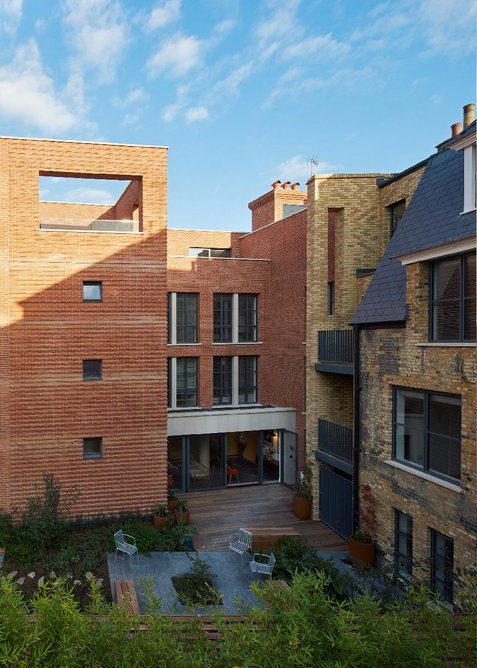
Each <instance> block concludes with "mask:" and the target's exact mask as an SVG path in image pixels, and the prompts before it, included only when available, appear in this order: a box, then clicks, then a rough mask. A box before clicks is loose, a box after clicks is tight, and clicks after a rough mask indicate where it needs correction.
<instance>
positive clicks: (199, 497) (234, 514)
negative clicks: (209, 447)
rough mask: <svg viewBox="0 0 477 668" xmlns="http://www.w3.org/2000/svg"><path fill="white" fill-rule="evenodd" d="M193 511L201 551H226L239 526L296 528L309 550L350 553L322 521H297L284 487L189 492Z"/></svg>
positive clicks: (270, 485) (255, 486)
mask: <svg viewBox="0 0 477 668" xmlns="http://www.w3.org/2000/svg"><path fill="white" fill-rule="evenodd" d="M184 497H185V498H187V500H188V502H189V506H190V510H191V524H192V525H193V526H195V527H196V528H197V530H198V534H197V535H195V536H194V537H193V539H194V547H195V549H196V550H198V551H206V552H215V551H219V550H225V549H227V546H228V540H227V539H228V537H229V536H230V534H232V533H234V532H236V531H238V530H239V529H240V527H243V528H245V529H246V528H247V527H254V526H255V527H293V528H294V529H296V530H297V531H298V532H299V533H300V534H301V535H302V536H303V538H304V539H305V542H306V544H307V545H308V546H309V547H313V548H316V549H320V550H326V551H328V550H332V551H335V550H347V549H348V545H347V543H346V542H345V541H344V540H343V539H342V538H341V537H340V536H338V534H336V533H334V531H331V529H329V528H328V527H327V526H326V525H325V524H323V523H322V522H315V521H312V520H308V521H306V520H305V521H303V520H298V519H297V518H296V517H295V515H294V514H293V510H292V503H293V492H292V490H290V489H288V487H285V486H284V485H279V484H268V485H254V486H244V487H227V488H226V489H220V490H213V491H203V492H190V493H189V494H184Z"/></svg>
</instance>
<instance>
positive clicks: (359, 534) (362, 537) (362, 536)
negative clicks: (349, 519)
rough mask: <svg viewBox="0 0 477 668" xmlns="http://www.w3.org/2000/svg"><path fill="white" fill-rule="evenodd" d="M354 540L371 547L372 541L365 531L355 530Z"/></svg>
mask: <svg viewBox="0 0 477 668" xmlns="http://www.w3.org/2000/svg"><path fill="white" fill-rule="evenodd" d="M352 537H353V538H354V540H356V541H357V542H358V543H364V544H365V545H371V544H372V542H373V539H372V538H371V536H370V535H369V533H368V532H367V531H364V529H356V531H354V532H353V536H352Z"/></svg>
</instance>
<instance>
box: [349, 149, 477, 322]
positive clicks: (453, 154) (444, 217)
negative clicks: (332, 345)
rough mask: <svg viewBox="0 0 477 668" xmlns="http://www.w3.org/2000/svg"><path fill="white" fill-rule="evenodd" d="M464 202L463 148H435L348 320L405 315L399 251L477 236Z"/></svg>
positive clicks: (403, 317) (395, 318) (379, 319)
mask: <svg viewBox="0 0 477 668" xmlns="http://www.w3.org/2000/svg"><path fill="white" fill-rule="evenodd" d="M463 202H464V155H463V152H462V151H452V150H446V151H442V152H440V153H437V154H436V155H434V156H432V158H431V159H430V160H429V163H428V165H427V168H426V170H425V172H424V174H423V176H422V178H421V181H420V182H419V185H418V186H417V188H416V190H415V192H414V195H413V197H412V199H411V201H410V203H409V206H408V207H407V209H406V212H405V214H404V216H403V218H402V220H401V222H400V224H399V226H398V228H397V230H396V232H395V233H394V235H393V237H392V239H391V241H390V242H389V245H388V247H387V249H386V251H385V253H384V255H383V256H382V258H381V260H380V262H379V264H378V267H377V269H376V272H375V274H374V276H373V278H372V280H371V283H370V285H369V287H368V289H367V290H366V293H365V294H364V297H363V299H362V300H361V302H360V304H359V306H358V308H357V310H356V312H355V314H354V316H353V318H352V320H351V322H352V324H355V325H360V324H371V323H384V322H399V321H404V320H406V319H407V306H406V272H405V268H404V267H403V266H402V264H401V262H400V261H399V260H398V259H397V256H401V255H405V254H407V253H412V252H416V251H423V250H425V249H427V248H432V247H434V246H439V245H443V244H446V243H449V242H451V241H458V240H459V239H465V238H467V237H469V236H472V235H475V211H473V212H469V213H466V214H462V213H461V211H462V206H463Z"/></svg>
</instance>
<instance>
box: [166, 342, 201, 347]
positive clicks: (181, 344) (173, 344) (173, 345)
mask: <svg viewBox="0 0 477 668" xmlns="http://www.w3.org/2000/svg"><path fill="white" fill-rule="evenodd" d="M201 345H202V343H168V344H167V347H168V348H171V347H172V348H175V347H176V346H181V347H182V346H201Z"/></svg>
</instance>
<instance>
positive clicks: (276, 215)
mask: <svg viewBox="0 0 477 668" xmlns="http://www.w3.org/2000/svg"><path fill="white" fill-rule="evenodd" d="M298 185H299V184H298ZM306 196H307V193H306V192H304V191H302V190H297V189H295V190H291V189H290V188H286V189H283V188H280V187H278V188H274V189H273V190H271V191H270V192H268V193H266V194H265V195H262V196H261V197H258V198H257V199H255V200H253V202H250V203H249V205H248V208H249V209H250V210H251V212H252V231H254V232H255V231H256V230H258V229H260V228H262V227H264V226H265V225H270V223H274V222H276V221H277V220H281V219H282V218H283V205H284V204H297V205H300V204H306Z"/></svg>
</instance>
